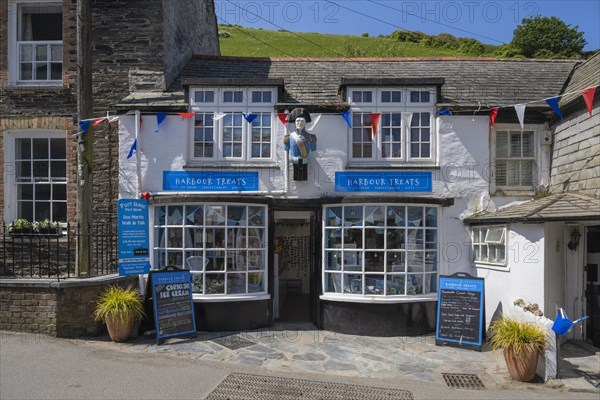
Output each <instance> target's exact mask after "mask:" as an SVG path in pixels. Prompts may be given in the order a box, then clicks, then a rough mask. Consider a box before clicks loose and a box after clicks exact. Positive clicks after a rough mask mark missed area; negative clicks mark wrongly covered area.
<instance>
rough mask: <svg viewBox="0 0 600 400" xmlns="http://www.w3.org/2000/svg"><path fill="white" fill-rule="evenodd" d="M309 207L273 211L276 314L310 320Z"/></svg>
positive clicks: (312, 222)
mask: <svg viewBox="0 0 600 400" xmlns="http://www.w3.org/2000/svg"><path fill="white" fill-rule="evenodd" d="M314 214H315V213H314V212H312V211H275V235H274V236H275V269H276V271H275V282H274V284H275V299H274V300H275V307H274V308H275V310H274V311H275V318H276V319H277V320H278V321H280V322H313V315H312V313H313V302H312V300H311V299H312V295H311V294H312V293H313V291H314V282H313V281H314V270H315V249H316V243H315V240H316V237H315V235H314V230H315V226H314V225H315V216H314Z"/></svg>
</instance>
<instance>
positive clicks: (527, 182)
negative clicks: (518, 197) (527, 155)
mask: <svg viewBox="0 0 600 400" xmlns="http://www.w3.org/2000/svg"><path fill="white" fill-rule="evenodd" d="M533 167H534V161H533V160H523V161H521V184H522V185H523V186H532V185H533V171H534V168H533Z"/></svg>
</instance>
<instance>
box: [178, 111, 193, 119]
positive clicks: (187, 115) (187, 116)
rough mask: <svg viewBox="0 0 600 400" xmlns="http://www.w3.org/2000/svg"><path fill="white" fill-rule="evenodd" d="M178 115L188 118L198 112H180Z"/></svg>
mask: <svg viewBox="0 0 600 400" xmlns="http://www.w3.org/2000/svg"><path fill="white" fill-rule="evenodd" d="M177 115H181V119H188V118H192V117H194V116H195V115H196V113H184V112H178V113H177Z"/></svg>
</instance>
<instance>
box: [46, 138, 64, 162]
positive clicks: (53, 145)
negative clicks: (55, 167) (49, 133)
mask: <svg viewBox="0 0 600 400" xmlns="http://www.w3.org/2000/svg"><path fill="white" fill-rule="evenodd" d="M50 157H51V158H53V159H66V158H67V148H66V141H65V139H50Z"/></svg>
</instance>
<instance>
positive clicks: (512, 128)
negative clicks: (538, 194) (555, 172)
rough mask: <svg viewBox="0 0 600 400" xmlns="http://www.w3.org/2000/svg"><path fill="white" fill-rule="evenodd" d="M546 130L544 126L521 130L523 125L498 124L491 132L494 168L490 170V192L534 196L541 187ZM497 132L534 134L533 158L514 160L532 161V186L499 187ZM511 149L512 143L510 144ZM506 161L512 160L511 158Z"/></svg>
mask: <svg viewBox="0 0 600 400" xmlns="http://www.w3.org/2000/svg"><path fill="white" fill-rule="evenodd" d="M543 130H544V126H543V125H524V127H523V129H521V125H519V124H496V125H494V128H493V129H492V130H491V133H492V137H491V140H490V162H491V165H492V166H493V168H491V169H490V173H491V176H490V192H491V193H495V192H497V191H501V192H511V193H514V194H518V193H523V194H532V193H534V191H535V188H536V187H537V186H538V185H539V180H540V172H541V170H540V168H541V153H542V151H541V148H542V145H543V144H542V140H541V138H542V136H541V135H542V133H543ZM496 132H509V135H510V133H511V132H518V133H521V132H533V156H532V157H516V158H514V160H532V161H533V168H532V174H533V176H532V184H531V186H508V185H498V184H497V183H496V177H497V172H496V161H497V159H498V157H497V149H496ZM509 147H510V142H509ZM502 158H504V159H507V160H510V159H511V158H505V157H502Z"/></svg>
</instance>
